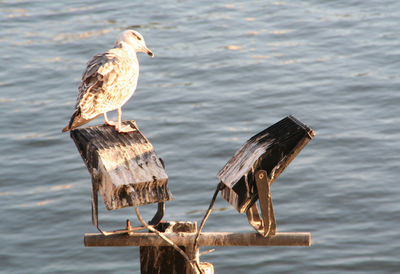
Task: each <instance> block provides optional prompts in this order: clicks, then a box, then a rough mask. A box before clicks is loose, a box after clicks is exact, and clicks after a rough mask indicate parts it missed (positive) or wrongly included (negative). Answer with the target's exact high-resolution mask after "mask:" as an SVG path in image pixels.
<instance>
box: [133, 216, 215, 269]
mask: <svg viewBox="0 0 400 274" xmlns="http://www.w3.org/2000/svg"><path fill="white" fill-rule="evenodd" d="M156 228H157V230H158V231H160V232H163V233H165V234H171V233H172V234H177V235H182V234H195V233H196V231H197V224H196V223H193V222H162V223H160V224H159V225H158V226H157V227H156ZM143 234H146V235H151V236H155V237H156V238H157V239H160V240H161V241H162V242H163V244H160V245H142V246H140V272H141V274H158V273H159V274H164V273H171V274H172V273H186V274H198V273H199V271H198V270H197V268H194V266H192V265H191V264H190V263H189V262H188V261H186V260H185V258H184V257H183V256H182V255H181V254H179V252H177V251H176V250H175V249H174V248H173V247H171V246H170V245H168V243H167V242H166V241H165V240H163V239H161V238H160V237H159V236H158V235H157V234H155V233H143ZM193 244H194V241H191V242H185V243H183V244H178V246H179V248H181V249H182V250H183V251H184V252H185V253H186V255H187V256H188V257H189V259H190V260H197V263H198V266H199V267H200V269H201V271H202V272H203V273H209V274H213V273H214V266H213V265H212V264H210V263H200V262H198V258H199V249H198V248H196V249H193Z"/></svg>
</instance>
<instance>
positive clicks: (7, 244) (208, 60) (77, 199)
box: [0, 0, 400, 273]
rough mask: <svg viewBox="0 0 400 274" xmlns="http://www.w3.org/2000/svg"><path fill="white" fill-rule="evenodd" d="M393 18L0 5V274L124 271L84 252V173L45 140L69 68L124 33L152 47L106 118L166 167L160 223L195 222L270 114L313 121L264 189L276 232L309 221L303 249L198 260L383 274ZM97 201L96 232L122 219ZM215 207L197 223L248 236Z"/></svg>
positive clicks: (52, 138) (390, 212) (394, 92)
mask: <svg viewBox="0 0 400 274" xmlns="http://www.w3.org/2000/svg"><path fill="white" fill-rule="evenodd" d="M399 11H400V2H399V1H389V0H383V1H382V0H380V1H377V0H375V1H373V0H371V1H321V0H315V1H243V2H222V1H176V2H174V1H141V2H139V1H130V2H127V1H121V0H119V1H108V2H105V3H98V2H93V1H63V2H60V1H1V3H0V16H1V21H0V26H1V27H0V41H1V45H2V46H1V48H0V55H1V57H2V62H0V110H1V115H0V123H1V129H0V142H1V146H0V175H1V176H0V182H1V184H0V207H1V221H0V232H1V233H0V243H1V248H0V266H1V267H0V272H2V273H129V272H130V273H132V272H133V273H138V272H139V267H140V266H139V258H138V256H139V252H138V248H136V247H132V248H85V247H84V246H83V234H84V233H87V232H95V231H96V230H95V228H94V227H93V226H92V225H91V217H90V216H91V211H90V176H89V174H88V172H87V170H86V168H85V167H84V164H83V162H82V160H81V158H80V156H79V154H78V152H77V150H76V148H75V146H74V144H73V142H72V140H71V139H70V138H69V135H68V134H61V132H60V130H61V128H63V127H64V126H65V124H66V123H67V121H68V119H69V117H70V115H71V114H72V110H73V105H74V102H75V98H76V95H77V86H78V85H79V80H80V75H81V73H82V71H83V69H84V66H85V63H86V62H87V60H88V59H89V58H90V57H91V56H92V55H94V54H96V53H98V52H102V51H104V50H106V49H108V48H110V47H111V46H112V44H113V41H114V39H115V37H116V35H117V34H118V33H119V32H120V31H122V30H124V29H126V28H134V29H136V30H138V31H140V32H141V33H142V34H143V35H144V37H145V39H146V42H147V45H148V46H149V48H150V49H152V50H153V51H154V53H155V58H153V59H152V58H149V57H148V56H146V55H144V54H140V55H139V59H140V62H141V75H140V79H139V87H138V89H137V91H136V94H135V96H134V97H133V99H132V100H130V101H129V102H128V103H127V104H126V105H125V107H124V109H123V110H124V112H123V118H125V119H135V120H136V121H137V123H138V125H139V127H140V129H141V130H142V131H143V133H144V134H145V135H146V136H147V137H148V138H149V139H150V141H151V142H152V143H153V145H154V147H155V149H156V152H157V154H158V156H160V157H162V158H163V159H164V161H165V163H166V169H167V173H168V175H169V187H170V190H171V192H172V193H173V195H174V198H175V200H174V201H172V202H168V203H167V212H166V216H165V219H166V220H191V221H200V220H201V218H202V215H203V214H204V210H205V209H206V208H207V206H208V203H209V200H210V198H211V196H212V194H213V191H214V189H215V186H216V184H217V183H218V181H217V179H216V176H215V175H216V174H217V172H218V171H219V170H220V169H221V168H222V167H223V166H224V164H225V163H226V162H227V161H228V160H229V159H230V157H231V156H232V155H233V154H234V152H235V151H236V150H237V149H238V148H239V147H240V146H241V144H242V143H243V142H245V141H246V140H247V139H248V138H250V137H251V136H252V135H254V134H255V133H257V132H259V131H261V130H263V129H264V128H266V127H268V126H270V125H272V124H274V123H275V122H277V121H279V120H280V119H282V118H284V117H285V116H287V115H294V116H295V117H297V118H298V119H300V120H302V121H303V122H305V123H307V124H308V125H310V126H311V127H312V128H313V129H314V130H315V131H316V136H315V138H314V139H313V140H312V141H311V142H310V143H309V144H308V145H307V146H306V147H305V149H304V150H303V151H302V152H301V153H300V154H299V156H298V157H297V158H296V159H295V160H294V161H293V162H292V164H290V166H289V167H288V168H287V169H286V170H285V172H284V173H283V174H282V175H281V176H280V178H279V179H278V180H277V181H276V183H275V184H274V185H273V187H272V197H273V199H274V206H275V214H276V217H277V223H278V231H293V232H294V231H310V232H311V234H312V246H311V247H309V248H308V247H218V248H217V249H216V251H215V252H213V253H210V254H208V255H204V256H202V258H201V259H202V260H203V261H208V262H211V263H212V264H214V267H215V271H216V273H244V272H247V273H343V272H349V273H351V272H354V273H355V272H357V273H367V272H369V273H395V272H398V271H399V269H400V262H399V251H400V240H399V239H400V232H399V231H400V230H399V227H400V226H399V220H400V205H399V197H400V187H399V182H398V178H399V175H400V174H399V162H400V161H399V160H400V156H399V155H400V151H399V147H400V134H399V129H400V128H399V124H400V110H399V109H400V108H399V105H400V93H399V87H400V72H399V65H400V42H399V40H400V34H399V29H400V16H399ZM114 116H115V115H114ZM99 123H103V120H102V118H98V119H97V120H95V121H94V122H92V123H91V124H99ZM100 205H101V212H100V220H101V222H102V224H103V225H104V226H105V227H106V228H108V229H116V228H120V227H122V226H123V225H124V220H125V219H126V218H128V217H131V219H132V220H134V218H133V213H134V212H133V210H132V209H131V208H128V209H122V210H118V211H113V212H107V211H106V210H105V209H104V207H103V206H102V204H100ZM215 207H216V209H217V210H216V211H215V212H214V213H213V214H212V215H211V217H210V218H209V220H208V222H207V224H206V226H205V231H252V229H251V227H250V226H249V225H248V223H247V220H246V217H245V215H243V214H242V215H239V214H238V213H237V212H236V211H235V210H234V209H232V208H231V207H230V206H229V204H228V203H226V202H225V200H223V199H222V198H221V197H219V198H218V200H217V203H216V205H215ZM154 210H155V208H154V206H147V207H143V209H142V211H143V215H145V216H146V218H148V217H150V215H152V213H153V211H154Z"/></svg>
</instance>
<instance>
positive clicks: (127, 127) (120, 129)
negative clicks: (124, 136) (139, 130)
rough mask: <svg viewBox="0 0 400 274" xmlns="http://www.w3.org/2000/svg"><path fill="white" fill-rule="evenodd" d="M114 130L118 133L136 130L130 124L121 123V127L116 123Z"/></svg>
mask: <svg viewBox="0 0 400 274" xmlns="http://www.w3.org/2000/svg"><path fill="white" fill-rule="evenodd" d="M115 130H116V131H118V132H120V133H121V132H124V133H128V132H133V131H136V129H135V128H132V127H131V126H130V125H121V127H118V125H116V126H115Z"/></svg>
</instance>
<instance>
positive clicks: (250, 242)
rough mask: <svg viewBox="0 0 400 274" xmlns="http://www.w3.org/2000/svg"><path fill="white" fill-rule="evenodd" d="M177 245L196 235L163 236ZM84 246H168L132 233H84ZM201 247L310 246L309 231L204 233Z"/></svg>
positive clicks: (152, 236) (151, 236)
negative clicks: (265, 234) (108, 234)
mask: <svg viewBox="0 0 400 274" xmlns="http://www.w3.org/2000/svg"><path fill="white" fill-rule="evenodd" d="M164 235H165V236H166V237H168V238H169V239H170V240H171V241H173V242H174V243H175V244H176V245H179V246H187V245H190V244H192V243H193V242H194V239H195V237H196V233H164ZM84 243H85V246H87V247H94V246H167V245H168V244H167V243H166V242H165V241H164V240H163V239H161V238H160V237H159V236H158V235H156V234H154V233H134V234H133V235H132V236H130V235H127V234H124V235H111V236H104V235H102V234H100V233H87V234H85V238H84ZM198 243H199V245H200V246H310V245H311V234H310V233H309V232H277V233H276V234H275V235H274V236H270V237H267V238H264V237H263V236H261V235H259V234H258V233H253V232H243V233H233V232H203V233H201V234H200V237H199V241H198Z"/></svg>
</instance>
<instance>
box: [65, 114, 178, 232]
mask: <svg viewBox="0 0 400 274" xmlns="http://www.w3.org/2000/svg"><path fill="white" fill-rule="evenodd" d="M124 124H129V125H130V126H131V127H132V128H135V129H136V130H135V131H134V132H130V133H118V132H116V131H115V129H114V127H111V126H107V125H99V126H93V127H86V128H78V129H75V130H73V131H71V138H72V139H73V140H74V142H75V145H76V147H77V148H78V151H79V153H80V155H81V156H82V159H83V161H84V163H85V165H86V167H87V168H88V170H89V173H90V174H91V176H92V220H93V224H94V225H95V226H96V227H98V213H97V212H98V209H97V208H98V205H97V204H98V202H97V193H98V192H100V195H101V197H102V198H103V201H104V204H105V206H106V208H107V209H108V210H114V209H118V208H123V207H127V206H133V205H136V206H139V205H145V204H150V203H160V202H165V201H169V200H172V195H171V193H170V191H169V190H168V185H167V182H168V176H167V173H166V172H165V169H164V164H163V162H162V160H161V159H159V158H158V157H157V155H156V153H155V152H154V148H153V145H152V144H151V143H150V142H149V140H148V139H147V138H146V137H145V136H144V135H143V134H142V133H141V132H140V130H139V129H138V127H137V125H136V123H135V122H134V121H125V122H124ZM159 208H160V207H159Z"/></svg>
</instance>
